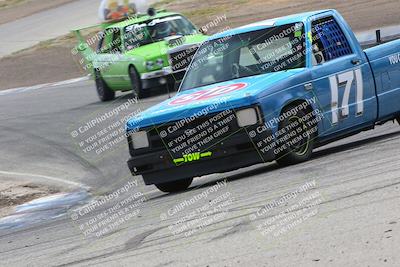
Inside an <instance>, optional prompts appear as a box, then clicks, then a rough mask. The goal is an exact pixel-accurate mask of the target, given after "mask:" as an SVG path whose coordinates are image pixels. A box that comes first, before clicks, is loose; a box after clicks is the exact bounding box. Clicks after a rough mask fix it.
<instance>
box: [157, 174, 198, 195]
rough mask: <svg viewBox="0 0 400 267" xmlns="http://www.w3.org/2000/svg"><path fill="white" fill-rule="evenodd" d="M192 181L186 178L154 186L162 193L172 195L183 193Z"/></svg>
mask: <svg viewBox="0 0 400 267" xmlns="http://www.w3.org/2000/svg"><path fill="white" fill-rule="evenodd" d="M192 181H193V178H187V179H183V180H178V181H173V182H168V183H162V184H155V186H156V187H157V188H158V189H159V190H160V191H162V192H165V193H174V192H180V191H184V190H186V189H188V188H189V186H190V185H191V183H192Z"/></svg>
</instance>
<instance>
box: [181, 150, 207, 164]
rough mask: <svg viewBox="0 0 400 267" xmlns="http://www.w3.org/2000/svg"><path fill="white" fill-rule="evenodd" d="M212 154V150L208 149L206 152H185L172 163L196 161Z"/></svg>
mask: <svg viewBox="0 0 400 267" xmlns="http://www.w3.org/2000/svg"><path fill="white" fill-rule="evenodd" d="M211 156H212V152H210V151H208V152H203V153H201V152H196V153H191V154H187V155H182V158H177V159H174V163H175V164H179V163H187V162H193V161H198V160H200V159H202V158H208V157H211Z"/></svg>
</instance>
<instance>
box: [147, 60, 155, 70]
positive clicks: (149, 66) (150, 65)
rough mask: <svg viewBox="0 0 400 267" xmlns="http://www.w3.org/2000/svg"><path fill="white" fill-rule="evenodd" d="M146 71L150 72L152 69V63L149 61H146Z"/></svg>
mask: <svg viewBox="0 0 400 267" xmlns="http://www.w3.org/2000/svg"><path fill="white" fill-rule="evenodd" d="M145 64H146V69H147V70H152V69H154V61H151V60H149V61H146V63H145Z"/></svg>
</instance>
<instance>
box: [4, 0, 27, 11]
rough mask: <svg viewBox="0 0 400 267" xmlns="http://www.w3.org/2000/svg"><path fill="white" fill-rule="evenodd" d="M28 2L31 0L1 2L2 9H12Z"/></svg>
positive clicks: (6, 0)
mask: <svg viewBox="0 0 400 267" xmlns="http://www.w3.org/2000/svg"><path fill="white" fill-rule="evenodd" d="M28 1H29V0H0V9H6V8H11V7H14V6H17V5H20V4H23V3H25V2H28Z"/></svg>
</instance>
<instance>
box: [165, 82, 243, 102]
mask: <svg viewBox="0 0 400 267" xmlns="http://www.w3.org/2000/svg"><path fill="white" fill-rule="evenodd" d="M246 87H247V83H235V84H230V85H224V86H217V87H213V88H210V89H205V90H201V91H197V92H194V93H191V94H187V95H182V96H180V97H178V98H175V99H174V100H172V101H171V102H169V105H172V106H178V105H186V104H190V103H193V102H199V101H204V100H208V99H211V98H214V97H218V96H221V95H225V94H228V93H230V92H234V91H238V90H242V89H244V88H246Z"/></svg>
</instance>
